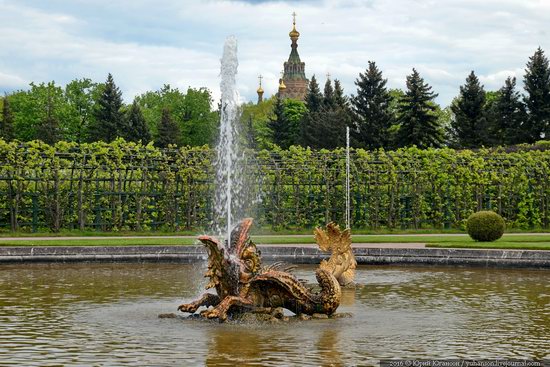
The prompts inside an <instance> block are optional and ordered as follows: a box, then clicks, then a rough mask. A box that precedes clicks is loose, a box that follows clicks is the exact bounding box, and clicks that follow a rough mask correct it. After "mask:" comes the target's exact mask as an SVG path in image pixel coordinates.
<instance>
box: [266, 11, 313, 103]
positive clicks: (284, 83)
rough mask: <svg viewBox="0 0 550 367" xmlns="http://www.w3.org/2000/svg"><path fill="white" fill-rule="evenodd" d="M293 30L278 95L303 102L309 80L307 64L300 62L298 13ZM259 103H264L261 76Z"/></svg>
mask: <svg viewBox="0 0 550 367" xmlns="http://www.w3.org/2000/svg"><path fill="white" fill-rule="evenodd" d="M292 16H293V20H292V30H291V31H290V33H289V34H288V35H289V37H290V40H291V41H292V43H291V45H290V47H291V50H290V56H289V57H288V61H285V63H284V68H283V72H282V77H281V78H280V79H279V90H278V92H277V95H278V97H279V98H292V99H297V100H300V101H303V100H304V99H305V97H306V94H307V88H308V85H309V80H308V79H307V78H306V73H305V68H306V64H305V62H302V60H300V55H299V54H298V38H300V32H298V31H297V30H296V13H294V14H292ZM257 93H258V103H260V102H262V101H263V94H264V90H263V89H262V77H261V75H260V87H259V88H258V90H257Z"/></svg>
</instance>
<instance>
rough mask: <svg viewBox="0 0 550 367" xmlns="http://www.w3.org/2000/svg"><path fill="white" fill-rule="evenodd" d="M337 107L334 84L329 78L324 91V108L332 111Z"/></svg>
mask: <svg viewBox="0 0 550 367" xmlns="http://www.w3.org/2000/svg"><path fill="white" fill-rule="evenodd" d="M335 105H336V100H335V96H334V89H333V88H332V82H331V81H330V79H329V78H327V81H326V82H325V89H324V91H323V105H322V106H323V107H324V108H326V109H332V108H334V107H335Z"/></svg>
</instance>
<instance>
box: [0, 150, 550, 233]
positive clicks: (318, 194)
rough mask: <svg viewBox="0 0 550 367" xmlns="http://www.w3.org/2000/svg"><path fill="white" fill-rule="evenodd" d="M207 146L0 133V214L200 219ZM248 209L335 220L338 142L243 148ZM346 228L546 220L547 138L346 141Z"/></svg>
mask: <svg viewBox="0 0 550 367" xmlns="http://www.w3.org/2000/svg"><path fill="white" fill-rule="evenodd" d="M213 160H214V154H213V152H212V151H211V150H209V149H208V148H206V147H200V148H181V149H178V150H175V149H172V150H161V149H157V148H154V147H153V146H151V145H149V146H143V145H137V144H134V143H127V142H124V141H122V140H117V141H115V142H113V143H111V144H105V143H92V144H81V145H77V144H73V143H66V142H60V143H58V144H56V145H55V146H49V145H46V144H43V143H41V142H30V143H26V144H20V143H16V142H12V143H7V142H4V141H2V140H0V196H1V197H2V200H0V226H1V227H2V228H4V229H5V230H13V231H42V230H51V231H59V230H62V229H81V230H90V229H92V230H101V231H112V230H182V229H197V230H199V229H207V228H209V226H210V225H211V224H212V222H213V221H214V220H215V218H213V197H214V182H213V178H214V174H213ZM246 162H247V163H246V167H245V170H244V172H243V175H245V176H246V177H247V178H248V181H249V185H250V195H251V197H252V196H253V197H254V198H258V197H259V198H260V199H261V200H260V201H259V202H257V201H256V200H253V199H247V200H250V205H249V209H248V213H247V215H251V216H254V217H255V218H256V223H257V224H258V225H261V226H267V227H271V228H274V229H281V228H310V227H314V226H316V225H322V224H324V223H326V222H328V221H330V220H335V221H337V222H340V223H343V220H344V208H345V203H344V198H345V195H344V182H345V177H344V174H345V156H344V151H343V150H336V151H311V150H308V149H304V148H300V147H292V148H290V149H289V150H273V151H261V152H247V153H246ZM351 174H352V177H351V201H352V202H351V220H352V226H353V227H354V228H370V229H376V228H398V229H408V228H460V227H462V226H463V224H464V221H465V219H466V218H467V217H468V216H469V215H470V214H471V213H472V212H474V211H477V210H480V209H491V210H494V211H496V212H498V213H500V214H501V215H502V216H504V217H505V219H506V221H507V223H508V225H509V226H511V227H516V228H548V227H549V225H550V209H549V204H550V183H549V175H550V150H530V149H524V150H522V151H517V152H512V153H506V152H504V151H501V150H479V151H476V152H473V151H469V150H463V151H456V150H452V149H428V150H420V149H416V148H407V149H400V150H397V151H392V152H384V151H382V150H380V151H374V152H368V151H364V150H354V151H353V152H352V169H351Z"/></svg>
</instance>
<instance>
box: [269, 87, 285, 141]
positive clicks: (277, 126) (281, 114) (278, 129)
mask: <svg viewBox="0 0 550 367" xmlns="http://www.w3.org/2000/svg"><path fill="white" fill-rule="evenodd" d="M267 126H268V127H269V128H270V129H271V139H272V141H273V143H274V144H276V145H278V146H279V147H281V148H283V149H287V148H288V147H289V146H290V144H289V138H290V137H289V130H290V124H289V121H288V119H287V118H286V115H285V108H284V105H283V100H282V99H281V98H279V97H277V99H276V100H275V105H274V106H273V116H272V117H270V118H269V121H268V123H267Z"/></svg>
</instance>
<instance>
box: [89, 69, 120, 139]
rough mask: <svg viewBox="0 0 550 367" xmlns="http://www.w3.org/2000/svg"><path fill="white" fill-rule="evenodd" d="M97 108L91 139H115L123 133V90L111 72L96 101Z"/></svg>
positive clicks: (91, 127)
mask: <svg viewBox="0 0 550 367" xmlns="http://www.w3.org/2000/svg"><path fill="white" fill-rule="evenodd" d="M96 105H97V108H96V109H95V111H94V117H95V119H94V120H95V121H94V124H93V125H91V126H90V134H89V137H90V140H91V141H98V140H102V141H106V142H110V141H113V140H114V139H115V138H116V137H117V136H121V135H123V131H121V130H122V126H123V118H124V116H123V114H122V112H121V110H120V109H121V107H122V92H121V91H120V89H118V87H117V86H116V85H115V82H114V80H113V76H112V75H111V74H110V73H109V75H108V76H107V81H106V82H105V86H104V87H103V91H102V93H101V95H100V96H99V99H98V100H97V101H96Z"/></svg>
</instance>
